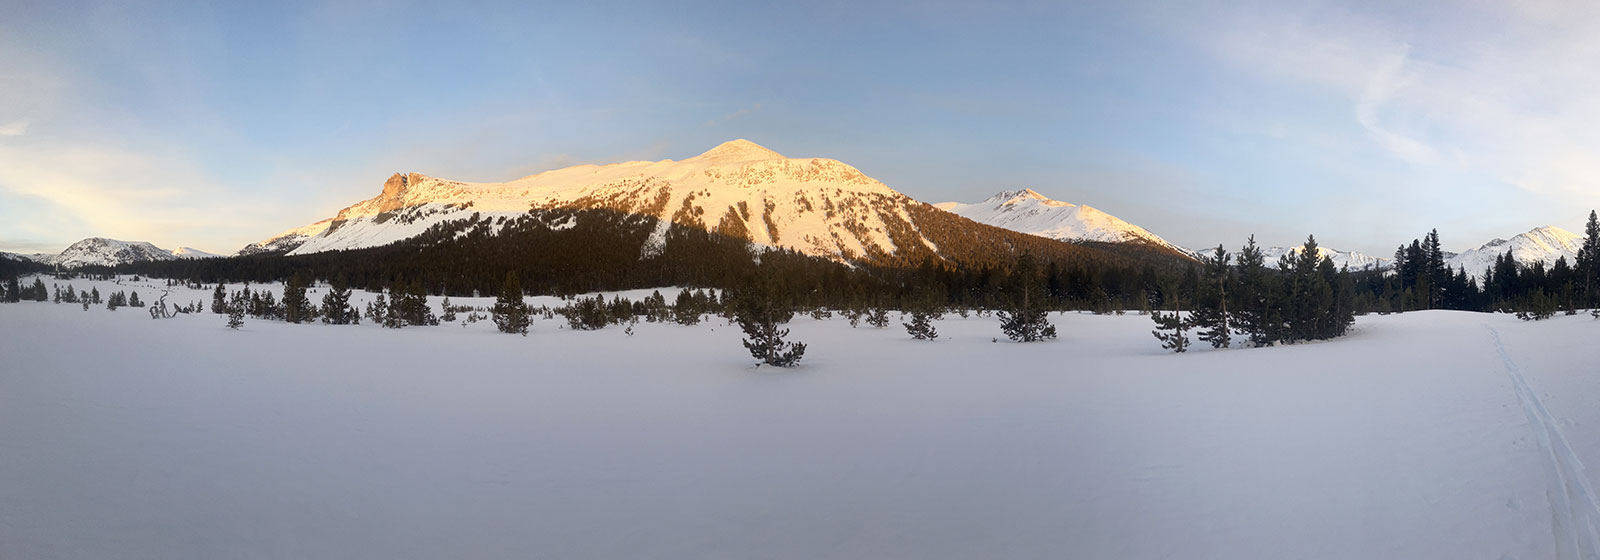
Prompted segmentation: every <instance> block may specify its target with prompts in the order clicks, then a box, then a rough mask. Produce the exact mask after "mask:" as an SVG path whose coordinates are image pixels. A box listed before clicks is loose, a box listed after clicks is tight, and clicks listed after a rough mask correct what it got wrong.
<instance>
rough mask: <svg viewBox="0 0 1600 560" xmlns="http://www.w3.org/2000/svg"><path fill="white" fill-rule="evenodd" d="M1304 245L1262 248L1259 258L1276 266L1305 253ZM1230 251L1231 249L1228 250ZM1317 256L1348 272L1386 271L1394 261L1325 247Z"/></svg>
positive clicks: (1321, 248) (1318, 250)
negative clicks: (1331, 261)
mask: <svg viewBox="0 0 1600 560" xmlns="http://www.w3.org/2000/svg"><path fill="white" fill-rule="evenodd" d="M1305 247H1306V246H1305V245H1297V246H1294V247H1264V248H1262V249H1261V256H1262V257H1264V258H1265V260H1266V263H1267V266H1276V265H1277V263H1278V259H1279V258H1282V257H1283V256H1284V255H1289V254H1292V255H1296V256H1298V255H1299V254H1300V253H1301V252H1304V251H1305ZM1230 250H1231V249H1230ZM1317 256H1319V257H1323V258H1328V259H1332V260H1333V266H1334V267H1335V268H1344V267H1346V266H1349V267H1350V270H1386V269H1388V268H1389V265H1390V264H1391V263H1390V261H1393V260H1394V259H1390V258H1385V257H1374V256H1372V255H1368V254H1366V253H1362V252H1359V251H1339V250H1335V249H1329V248H1327V247H1317Z"/></svg>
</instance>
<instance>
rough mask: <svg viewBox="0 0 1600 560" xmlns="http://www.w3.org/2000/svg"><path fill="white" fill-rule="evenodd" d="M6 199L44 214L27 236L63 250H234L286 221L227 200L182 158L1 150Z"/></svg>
mask: <svg viewBox="0 0 1600 560" xmlns="http://www.w3.org/2000/svg"><path fill="white" fill-rule="evenodd" d="M6 199H12V200H16V201H19V203H26V204H28V205H30V206H34V207H38V208H40V209H41V211H42V213H43V214H45V215H46V216H45V217H36V218H35V219H34V221H32V222H31V225H32V226H33V227H31V229H28V230H26V231H28V232H29V235H30V236H33V237H35V238H44V237H49V238H53V239H54V240H55V244H58V245H59V244H64V243H70V242H72V241H75V240H77V239H78V238H82V237H88V236H92V235H101V236H107V237H114V238H119V239H127V240H137V241H151V242H154V243H156V244H158V245H162V246H164V247H166V246H171V247H177V246H180V245H190V246H194V245H204V244H208V242H210V241H211V240H217V239H226V240H228V241H229V242H230V243H231V242H236V241H237V239H236V237H237V236H238V235H240V234H241V233H242V231H241V230H243V231H261V232H266V231H276V229H282V224H281V223H278V222H275V221H272V218H274V217H277V214H280V213H281V212H280V210H281V209H279V208H277V205H276V204H274V203H270V202H264V201H261V200H257V199H256V197H240V196H238V194H237V193H232V194H230V193H228V192H225V191H224V190H223V189H221V188H220V187H219V186H217V185H215V184H213V183H212V182H211V181H209V180H208V179H207V178H206V177H205V176H204V175H203V174H202V173H200V172H198V171H197V170H195V168H194V167H193V166H192V165H189V164H188V163H187V162H186V161H185V160H184V159H183V158H177V157H166V156H161V155H158V154H152V153H145V152H139V151H130V150H125V149H117V148H111V147H105V146H71V147H66V146H51V147H31V146H30V147H12V146H4V145H0V201H3V200H6ZM275 228H276V229H275ZM34 244H35V245H39V244H42V242H38V241H36V242H35V243H34ZM243 244H244V243H243V242H239V243H238V245H240V246H242V245H243ZM231 248H232V247H215V246H211V247H206V249H207V250H211V251H214V252H226V251H229V250H231Z"/></svg>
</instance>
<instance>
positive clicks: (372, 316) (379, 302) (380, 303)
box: [367, 292, 389, 326]
mask: <svg viewBox="0 0 1600 560" xmlns="http://www.w3.org/2000/svg"><path fill="white" fill-rule="evenodd" d="M367 320H368V321H371V322H372V323H373V324H375V325H383V326H388V323H389V301H388V299H387V298H385V297H383V293H382V292H379V293H378V295H377V296H374V297H373V298H372V301H369V302H367Z"/></svg>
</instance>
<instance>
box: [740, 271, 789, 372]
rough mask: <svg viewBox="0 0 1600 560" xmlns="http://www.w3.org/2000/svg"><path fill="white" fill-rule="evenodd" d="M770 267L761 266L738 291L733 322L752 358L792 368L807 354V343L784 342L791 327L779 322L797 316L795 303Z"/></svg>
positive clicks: (787, 320)
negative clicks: (787, 327) (743, 337)
mask: <svg viewBox="0 0 1600 560" xmlns="http://www.w3.org/2000/svg"><path fill="white" fill-rule="evenodd" d="M770 267H771V265H763V266H761V267H760V268H761V270H760V271H758V272H757V273H756V275H755V277H754V278H752V279H751V280H750V281H748V282H746V283H745V286H744V287H743V288H742V289H740V290H739V293H738V294H736V296H735V297H736V299H735V301H734V305H733V307H734V309H733V312H734V321H736V322H738V323H739V328H740V329H741V330H743V331H744V334H745V337H746V338H745V339H744V340H743V341H742V342H743V343H744V347H745V349H746V350H749V351H750V356H751V357H753V358H755V359H757V360H761V363H764V364H767V365H772V366H777V367H793V366H794V365H795V364H797V363H799V362H800V358H801V357H802V356H804V355H805V353H806V345H805V344H804V343H801V342H786V341H784V337H787V336H789V329H783V328H779V327H778V325H782V324H784V323H787V322H789V319H791V318H793V317H794V306H793V305H792V304H791V303H790V302H789V301H788V298H787V297H786V296H787V294H786V293H785V292H784V290H783V287H782V286H781V285H780V284H779V281H780V280H779V279H778V277H777V274H776V272H775V271H774V270H772V269H771V268H770Z"/></svg>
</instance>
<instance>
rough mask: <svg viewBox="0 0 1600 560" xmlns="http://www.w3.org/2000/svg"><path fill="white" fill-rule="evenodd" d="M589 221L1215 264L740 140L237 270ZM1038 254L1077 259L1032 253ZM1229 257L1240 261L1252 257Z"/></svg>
mask: <svg viewBox="0 0 1600 560" xmlns="http://www.w3.org/2000/svg"><path fill="white" fill-rule="evenodd" d="M573 210H602V211H607V212H612V213H614V214H616V215H623V216H635V217H643V218H647V219H649V220H651V223H653V224H654V226H653V227H654V230H653V231H652V232H651V233H650V234H649V235H648V236H646V238H645V239H644V241H643V242H642V243H639V244H638V245H637V251H638V254H639V257H640V258H648V257H649V256H651V255H653V254H659V253H660V252H661V251H663V250H664V249H665V247H666V245H667V244H668V243H670V239H669V236H668V235H667V233H668V231H669V229H670V228H669V226H687V227H692V228H695V229H700V230H704V231H707V232H711V233H715V234H720V235H723V236H727V237H734V238H739V239H743V240H745V241H747V242H749V244H750V246H751V247H752V248H753V249H754V250H756V251H758V252H759V251H760V250H762V248H785V249H791V250H794V251H797V252H799V253H802V254H806V255H811V256H816V257H822V258H826V259H831V260H835V261H839V262H843V263H847V264H878V265H915V264H917V263H920V262H923V261H925V260H926V259H929V258H932V259H936V260H946V261H953V262H973V263H976V262H985V263H992V262H999V261H1003V260H1005V259H1007V258H1009V257H1011V256H1014V255H1015V254H1018V253H1019V252H1021V251H1038V252H1044V253H1052V254H1057V256H1061V255H1072V256H1073V258H1093V259H1103V258H1124V257H1127V256H1128V255H1134V256H1135V257H1134V258H1144V257H1145V256H1150V255H1155V256H1159V257H1181V258H1195V257H1198V256H1200V253H1201V252H1207V251H1201V252H1197V251H1195V250H1191V249H1188V248H1185V247H1182V246H1179V245H1178V244H1175V243H1172V242H1170V241H1167V240H1166V239H1163V238H1162V237H1161V236H1159V235H1156V234H1155V233H1152V232H1151V231H1150V230H1147V229H1145V228H1143V227H1140V226H1138V225H1134V224H1132V223H1129V222H1127V221H1124V220H1122V219H1120V218H1117V217H1116V216H1113V215H1111V214H1108V213H1106V212H1103V211H1101V210H1098V209H1096V208H1093V207H1090V206H1088V205H1082V204H1073V203H1068V202H1062V201H1058V200H1052V199H1050V198H1049V197H1047V196H1045V195H1043V194H1040V193H1039V192H1037V191H1035V190H1033V189H1018V190H1007V191H1002V192H1000V193H997V194H995V195H994V196H991V197H989V198H987V199H985V200H983V201H980V202H975V203H970V204H968V203H959V202H944V203H939V204H932V205H930V204H926V203H922V202H919V201H917V200H914V199H912V198H911V197H908V196H906V195H904V194H901V193H899V192H898V191H895V190H894V189H891V188H889V187H888V186H886V185H884V184H883V183H881V182H878V181H877V180H874V179H872V178H871V177H868V176H866V175H865V174H863V173H861V172H860V171H859V170H857V169H856V168H854V167H851V166H849V165H846V164H844V163H842V162H839V161H837V160H832V159H826V158H788V157H784V156H783V155H781V154H778V153H777V152H774V151H772V150H769V149H767V148H764V147H762V146H760V145H757V144H755V143H753V142H750V141H747V140H734V141H730V142H726V143H723V144H721V145H719V146H717V147H715V148H712V149H711V150H708V151H706V152H705V153H702V154H700V155H698V156H695V157H692V158H688V159H684V160H681V161H674V160H663V161H654V162H651V161H631V162H624V163H615V164H609V165H579V166H574V167H568V168H564V169H557V170H552V171H546V172H543V173H539V174H535V175H530V176H527V177H523V178H520V179H515V180H512V181H507V182H504V183H469V182H461V181H451V180H448V179H440V178H435V177H429V176H426V175H422V174H418V173H406V174H400V173H396V174H394V175H392V176H391V177H389V179H388V180H387V181H385V182H384V185H383V190H382V192H381V193H379V194H378V196H376V197H373V198H371V199H368V200H364V201H361V202H357V203H355V204H353V205H351V206H348V207H346V208H344V209H342V210H339V211H338V212H337V213H335V214H334V215H333V216H332V217H329V218H327V219H324V220H321V221H318V222H315V223H312V224H309V225H306V226H302V227H297V228H293V229H289V230H286V231H284V232H282V233H279V234H277V235H274V236H272V237H269V238H267V239H264V240H262V241H260V242H257V243H252V244H250V245H248V246H245V247H244V248H242V249H241V250H240V251H238V253H236V255H239V256H248V255H272V254H286V255H308V254H314V253H322V252H327V251H339V250H350V249H361V248H370V247H380V246H385V245H389V244H393V243H397V242H402V241H406V240H412V239H418V238H420V237H419V236H424V235H425V234H428V233H429V232H430V231H431V230H432V231H435V233H437V230H438V229H439V228H443V227H446V226H452V224H455V225H453V226H452V227H462V226H460V225H459V224H461V223H463V222H466V221H467V220H469V219H471V220H473V222H472V223H473V224H475V225H474V226H473V227H474V228H481V229H483V230H486V231H488V232H490V233H491V234H492V233H493V232H495V231H498V230H499V229H500V228H503V227H506V225H507V224H512V223H517V222H516V221H517V220H518V219H523V218H527V217H529V216H532V217H534V218H536V219H538V220H544V221H548V222H549V223H543V224H541V227H544V228H547V229H549V230H552V231H559V230H563V229H568V228H572V227H574V226H575V225H577V224H576V223H575V222H574V220H577V219H578V218H577V217H576V216H577V215H578V214H574V213H573V212H572V211H573ZM460 234H461V235H464V234H465V233H460ZM1038 238H1044V239H1048V240H1054V241H1057V242H1066V243H1058V244H1049V243H1048V242H1045V241H1042V240H1038V241H1030V239H1038ZM1582 241H1583V238H1582V236H1579V235H1576V234H1573V233H1571V232H1568V231H1566V230H1563V229H1561V228H1558V227H1554V226H1545V227H1540V228H1535V229H1533V230H1530V231H1528V232H1526V233H1521V234H1518V235H1516V236H1513V237H1511V238H1510V239H1495V240H1492V241H1490V242H1488V243H1485V244H1483V245H1482V246H1481V247H1478V248H1476V249H1472V250H1468V251H1464V252H1462V253H1460V254H1450V255H1449V258H1448V261H1447V264H1448V265H1449V266H1450V267H1451V268H1453V269H1454V268H1465V269H1466V271H1467V273H1468V274H1471V275H1473V276H1479V275H1481V274H1482V272H1483V270H1484V269H1485V268H1487V267H1489V266H1490V265H1492V264H1493V262H1494V259H1495V258H1496V257H1497V256H1499V255H1502V254H1505V253H1506V252H1507V251H1510V252H1511V254H1512V256H1513V257H1515V258H1516V260H1517V261H1518V262H1519V263H1523V264H1528V265H1531V264H1532V263H1535V262H1540V261H1543V262H1545V263H1546V264H1547V265H1548V264H1552V263H1554V262H1555V260H1556V259H1557V258H1560V257H1563V256H1564V257H1566V258H1567V259H1568V260H1569V261H1573V260H1575V259H1576V254H1577V249H1578V246H1579V245H1580V244H1581V243H1582ZM636 243H637V242H636ZM1228 249H1229V251H1230V252H1236V251H1237V250H1238V247H1236V246H1229V247H1228ZM1301 250H1302V248H1301V247H1299V246H1295V247H1276V246H1267V247H1264V248H1263V254H1264V256H1265V257H1266V259H1267V261H1268V262H1269V263H1273V262H1276V261H1277V259H1278V258H1280V257H1282V256H1283V255H1286V254H1298V253H1299V252H1300V251H1301ZM1108 251H1109V253H1107V252H1108ZM1318 252H1319V253H1320V254H1321V255H1323V256H1326V257H1328V258H1330V259H1332V260H1333V262H1334V264H1335V265H1336V266H1340V267H1343V266H1349V267H1350V269H1352V270H1367V269H1376V270H1383V269H1387V268H1388V267H1389V266H1390V265H1391V260H1392V259H1390V258H1388V257H1379V256H1373V255H1368V254H1364V253H1360V252H1355V251H1338V250H1334V249H1329V248H1327V247H1319V248H1318ZM1118 254H1120V255H1122V256H1121V257H1117V256H1115V255H1118ZM1093 255H1102V256H1093ZM1104 255H1113V256H1111V257H1106V256H1104ZM1141 255H1142V256H1141ZM216 256H219V255H215V254H212V253H207V252H204V251H198V250H195V249H191V248H188V247H180V248H178V249H177V250H173V251H168V250H166V249H162V248H160V247H156V246H155V245H152V244H150V243H146V242H137V241H134V242H129V241H118V240H114V239H106V238H99V237H93V238H89V239H85V240H83V241H79V242H77V243H74V244H73V245H72V246H70V247H68V248H67V249H66V250H65V251H62V252H61V253H59V254H54V255H52V254H42V253H40V254H32V255H19V254H14V253H0V258H8V259H12V260H19V261H20V260H30V261H35V262H39V263H43V264H46V265H50V266H59V267H64V268H72V267H80V266H116V265H120V264H127V263H136V262H148V261H163V260H174V259H182V258H208V257H216Z"/></svg>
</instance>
